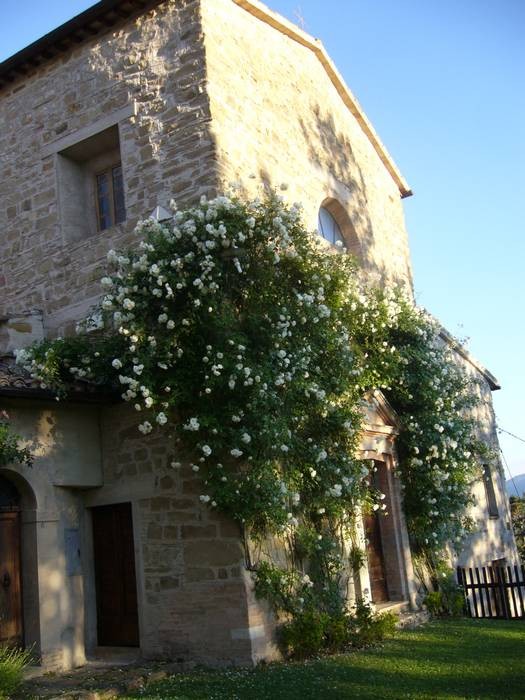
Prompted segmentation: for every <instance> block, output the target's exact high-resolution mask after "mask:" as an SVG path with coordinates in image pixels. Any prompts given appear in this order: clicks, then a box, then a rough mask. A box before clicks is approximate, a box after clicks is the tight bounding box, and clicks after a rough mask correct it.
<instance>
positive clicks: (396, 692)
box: [136, 620, 525, 700]
mask: <svg viewBox="0 0 525 700" xmlns="http://www.w3.org/2000/svg"><path fill="white" fill-rule="evenodd" d="M136 697H141V698H148V699H149V700H160V699H162V700H197V699H199V700H226V699H227V700H281V699H284V700H325V698H326V699H327V700H343V699H344V700H350V699H353V698H370V700H372V699H373V700H390V699H392V700H394V699H395V700H399V699H400V698H418V699H419V698H426V699H432V700H445V699H446V700H452V699H454V700H456V699H458V698H469V699H472V700H473V699H475V698H484V699H485V698H494V699H496V698H497V699H498V700H512V699H514V698H516V699H517V698H520V699H521V700H523V699H524V698H525V622H523V621H499V620H498V621H496V620H494V621H493V620H480V621H477V620H454V621H446V622H432V623H431V624H429V625H427V626H425V627H423V628H419V629H417V630H411V631H402V632H397V633H396V635H395V637H394V638H393V639H392V640H391V641H389V642H387V643H385V644H384V646H382V647H380V648H375V649H372V650H365V651H358V652H355V653H352V654H346V655H341V656H335V657H331V658H325V659H321V660H315V661H310V662H304V663H287V664H274V665H270V666H267V667H259V668H257V669H255V670H226V671H220V672H219V671H205V670H202V671H196V672H194V673H191V674H187V675H180V676H174V677H172V678H171V679H169V680H167V681H164V682H162V683H159V684H157V685H155V686H151V687H149V688H148V689H147V690H146V691H145V692H142V693H140V694H139V695H137V696H136Z"/></svg>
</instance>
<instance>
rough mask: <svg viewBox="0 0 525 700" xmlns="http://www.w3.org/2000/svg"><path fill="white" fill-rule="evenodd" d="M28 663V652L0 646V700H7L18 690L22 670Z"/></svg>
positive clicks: (29, 654)
mask: <svg viewBox="0 0 525 700" xmlns="http://www.w3.org/2000/svg"><path fill="white" fill-rule="evenodd" d="M30 662H31V652H30V651H25V650H22V649H16V648H10V647H7V646H0V700H4V698H8V697H9V696H10V695H12V694H13V693H14V692H15V691H16V690H17V689H18V687H19V686H20V685H21V683H22V675H23V671H24V668H25V667H26V666H28V665H29V664H30Z"/></svg>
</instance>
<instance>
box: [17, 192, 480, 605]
mask: <svg viewBox="0 0 525 700" xmlns="http://www.w3.org/2000/svg"><path fill="white" fill-rule="evenodd" d="M136 234H137V240H140V243H139V244H138V245H137V246H136V248H134V249H133V250H130V251H128V252H126V253H122V254H119V253H115V252H114V251H110V254H109V256H108V260H109V272H108V276H106V277H104V278H103V280H102V284H103V287H104V289H105V296H104V298H103V300H102V302H101V307H100V311H101V313H102V315H103V317H104V320H105V330H104V331H102V332H100V333H96V334H92V333H87V332H86V333H82V332H80V333H79V334H78V335H77V336H76V337H75V338H66V339H60V340H57V341H46V342H44V343H41V344H39V345H36V346H34V347H33V348H32V349H31V350H30V351H29V352H25V353H20V355H19V361H20V362H21V363H22V364H23V365H25V366H26V367H27V368H28V369H29V370H30V372H31V373H32V374H33V375H34V376H35V377H38V378H39V379H40V380H41V381H42V382H43V383H44V384H45V385H47V386H50V387H53V388H54V389H55V390H56V391H57V392H59V393H61V394H67V391H68V388H69V387H71V385H72V383H73V382H78V381H79V380H81V381H89V382H96V383H99V384H102V385H104V386H106V387H112V388H114V389H118V391H119V392H120V393H121V394H122V398H123V399H124V400H125V401H128V402H130V404H131V405H132V406H134V407H135V409H136V410H137V415H138V416H139V417H140V419H141V423H140V426H139V430H141V432H142V433H144V434H147V433H149V432H150V431H151V430H153V429H156V430H159V429H162V428H163V426H167V427H168V428H169V429H170V434H172V433H174V434H175V437H174V439H175V441H176V448H177V451H178V453H179V454H183V455H184V456H185V458H187V459H188V460H189V461H190V462H191V463H192V466H193V469H194V470H195V472H199V473H200V474H201V475H202V478H203V489H202V495H201V497H200V498H201V501H202V502H203V503H207V504H208V505H209V506H210V507H212V508H219V509H221V510H222V511H224V512H226V513H227V514H228V515H230V516H231V517H233V518H235V519H236V520H237V521H238V522H240V523H241V524H242V525H244V526H245V527H247V528H248V529H249V532H250V534H251V536H252V537H257V536H260V537H262V536H265V535H267V534H269V533H277V534H279V535H281V536H283V537H285V538H287V541H288V542H289V543H290V547H291V549H292V550H294V553H293V556H292V561H293V562H294V566H293V567H292V568H294V567H295V570H296V571H300V570H301V568H303V569H304V568H305V567H309V571H310V574H311V579H312V582H313V585H312V588H313V589H314V590H319V591H320V590H326V587H327V586H328V588H330V585H328V584H327V581H328V582H329V583H330V582H334V581H335V582H337V581H339V580H340V578H341V571H342V567H343V565H344V562H343V556H342V552H343V548H342V546H341V539H342V538H341V533H342V531H343V530H344V528H345V527H350V526H351V523H352V521H353V517H354V516H355V509H356V507H357V506H362V505H363V504H366V506H367V507H369V508H372V507H373V508H376V509H378V508H379V509H380V508H381V507H382V501H381V494H379V493H377V492H376V491H375V490H374V489H373V488H372V487H371V486H370V485H369V482H370V474H369V472H370V463H369V462H365V461H363V460H362V459H359V458H358V446H359V442H360V431H361V428H362V408H363V407H362V401H363V397H364V395H365V394H366V392H368V391H370V390H375V389H380V390H382V391H383V393H384V394H385V395H386V397H387V398H388V400H389V401H390V402H391V403H392V405H393V406H394V408H395V409H396V411H397V412H398V414H399V417H400V429H401V433H400V435H399V438H398V450H399V455H400V458H401V462H400V466H399V475H400V477H401V480H402V484H403V488H404V501H405V511H406V516H407V519H408V525H409V532H410V534H411V536H412V538H413V542H414V544H415V545H416V547H419V548H427V549H430V550H438V549H440V548H441V547H442V546H443V545H444V544H445V543H446V542H448V541H450V540H455V539H456V538H461V536H462V534H463V532H464V526H465V508H466V506H467V505H468V503H469V498H470V496H469V493H470V488H469V484H470V482H471V480H472V479H473V478H474V477H475V475H476V470H477V460H476V454H477V451H478V449H479V444H478V443H477V441H476V439H475V425H474V424H473V422H472V421H471V420H470V419H469V410H470V408H471V407H472V406H473V405H474V402H475V392H474V388H473V386H472V385H471V384H470V383H469V381H468V379H467V378H466V377H465V375H464V374H463V372H462V371H461V369H460V367H459V366H458V365H457V364H455V361H454V357H453V354H452V352H451V350H450V348H449V347H448V345H446V344H445V343H444V342H443V341H442V340H441V339H440V337H439V327H438V326H437V324H435V322H433V321H432V319H430V318H429V317H428V316H427V315H426V314H425V313H424V312H423V311H421V310H419V309H417V308H416V307H415V306H414V305H413V303H412V301H411V300H410V299H409V298H408V297H407V296H405V295H404V293H403V292H402V291H401V290H400V289H397V288H394V287H393V288H381V289H377V288H370V289H367V288H364V287H362V286H361V285H360V284H359V282H358V278H357V275H356V266H355V262H354V260H353V259H352V258H351V256H349V255H347V254H344V253H342V252H341V251H337V250H335V249H332V248H328V247H327V246H326V245H325V244H324V243H323V242H322V241H321V240H320V239H319V237H317V236H315V235H312V234H311V233H309V232H308V231H306V230H305V228H304V226H303V224H302V222H301V209H300V207H299V206H298V205H294V206H287V205H286V204H285V203H284V202H283V201H282V199H281V198H279V197H278V196H276V195H275V194H271V195H269V196H267V197H266V198H265V199H263V200H256V201H251V202H244V201H241V200H240V199H237V198H227V197H218V198H217V199H215V200H212V201H206V200H204V199H203V200H201V202H200V204H199V205H198V206H195V207H193V208H191V209H188V210H185V211H179V212H176V213H175V215H174V217H173V220H172V221H170V222H167V223H162V224H161V223H158V222H156V221H153V220H147V221H143V222H140V223H139V224H138V226H137V230H136ZM172 466H174V468H177V466H178V463H177V462H174V463H173V465H172ZM288 584H290V581H288ZM288 584H287V585H288ZM290 585H291V584H290ZM309 588H310V587H309ZM309 597H311V596H310V594H309V595H308V596H307V598H309Z"/></svg>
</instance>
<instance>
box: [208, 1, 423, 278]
mask: <svg viewBox="0 0 525 700" xmlns="http://www.w3.org/2000/svg"><path fill="white" fill-rule="evenodd" d="M244 4H246V5H250V4H251V3H240V2H239V3H237V2H232V1H231V0H203V2H202V12H203V29H204V33H205V48H206V59H207V70H208V93H209V98H210V109H211V116H212V129H213V134H214V137H215V139H216V142H217V151H218V153H217V156H218V160H219V164H220V177H221V183H222V184H223V186H228V185H229V184H230V183H236V182H240V183H241V184H242V189H244V190H245V191H246V192H248V193H249V194H250V195H254V194H259V193H260V187H261V183H265V184H268V185H271V186H273V187H276V188H279V186H280V185H281V184H282V183H285V184H286V185H287V187H288V189H287V191H286V192H285V193H284V195H285V196H286V198H289V199H290V201H292V202H293V201H298V202H301V203H302V204H303V205H304V207H305V212H304V213H305V222H306V224H307V225H308V226H309V228H311V229H312V230H313V229H315V228H316V227H317V214H318V210H319V206H320V205H321V204H322V203H323V202H324V201H325V200H326V199H335V200H337V201H339V202H340V204H341V205H342V206H343V208H344V209H345V210H346V213H347V215H348V216H349V219H350V223H351V225H352V227H353V228H354V231H355V235H356V237H357V240H358V246H357V248H358V250H357V252H358V254H359V257H360V259H361V262H362V264H363V266H364V268H365V270H366V273H367V274H368V279H369V280H370V277H371V276H372V279H374V278H375V279H377V278H380V279H390V280H392V279H394V280H399V281H402V282H405V283H406V284H408V285H409V286H410V284H411V267H410V255H409V249H408V240H407V234H406V230H405V225H404V218H403V210H402V204H401V201H400V190H399V187H398V185H397V184H396V183H395V182H394V180H393V178H392V176H391V174H390V173H389V172H388V171H387V169H386V167H385V165H384V163H383V162H381V160H380V157H379V155H378V153H377V152H376V150H375V149H374V147H373V146H372V144H371V142H370V140H369V138H368V137H367V135H366V134H365V133H364V131H363V128H362V127H361V125H360V124H359V123H358V121H357V119H356V117H355V116H354V115H353V114H352V113H351V112H350V109H349V108H348V106H347V105H346V104H345V103H344V102H343V100H342V98H341V96H340V94H339V93H338V92H337V90H336V87H335V86H334V84H333V83H332V81H331V79H330V77H329V75H328V73H327V71H326V69H325V67H323V65H322V64H321V62H320V60H319V58H318V57H317V56H316V55H315V53H314V52H313V51H312V50H311V49H310V48H309V47H308V46H305V45H303V44H301V43H299V41H296V40H294V39H293V38H291V37H290V36H288V35H287V34H285V33H283V32H282V31H280V30H279V29H277V28H276V22H275V21H273V22H272V21H268V22H266V21H264V20H263V19H261V18H260V17H258V16H255V14H252V13H251V12H249V11H247V10H246V9H244V7H242V6H241V5H244ZM265 11H266V10H265ZM262 14H264V13H263V12H259V15H260V16H261V15H262ZM270 14H271V15H273V13H271V12H270ZM273 17H274V18H275V17H276V16H275V15H273ZM279 19H281V18H279ZM283 21H284V22H285V20H283ZM297 31H298V32H300V30H297ZM250 176H253V179H251V178H250ZM352 248H354V246H353V245H352Z"/></svg>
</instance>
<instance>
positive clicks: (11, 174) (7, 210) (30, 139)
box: [0, 0, 215, 335]
mask: <svg viewBox="0 0 525 700" xmlns="http://www.w3.org/2000/svg"><path fill="white" fill-rule="evenodd" d="M202 39H203V37H202V29H201V20H200V3H199V2H198V0H167V1H166V2H163V3H161V4H160V5H158V6H157V8H156V9H154V10H151V11H149V12H146V13H144V14H142V15H141V16H139V17H137V18H136V19H135V20H128V21H126V22H125V23H123V24H122V25H120V26H119V25H117V26H116V27H115V28H114V29H113V31H110V32H108V33H107V34H104V35H101V36H100V37H96V38H94V39H92V40H90V41H89V40H88V41H85V42H84V43H82V44H80V45H79V46H78V47H77V48H75V49H73V50H71V51H70V52H69V53H66V54H63V55H62V56H59V57H57V58H55V59H52V60H49V61H47V62H46V63H45V64H43V66H42V67H40V68H38V69H35V72H34V73H31V74H28V75H27V77H26V78H20V79H18V80H17V81H16V82H15V83H13V84H12V85H11V86H10V87H7V88H4V89H3V90H2V91H1V92H0V154H1V164H2V179H1V182H0V232H1V233H0V240H1V246H0V318H2V317H6V318H12V317H16V316H19V315H21V314H23V313H25V312H26V311H27V310H29V309H39V310H41V311H42V312H43V314H44V326H45V328H46V330H47V333H48V334H50V335H55V334H57V333H62V332H64V331H66V332H68V331H72V330H73V329H74V325H75V321H76V320H78V319H79V318H82V317H83V316H84V315H85V314H86V312H87V311H88V310H89V308H90V307H91V306H92V305H93V303H94V302H95V301H96V300H97V299H98V297H99V294H100V288H99V279H100V276H101V266H102V265H103V263H104V260H105V256H106V253H107V251H108V250H109V249H110V248H125V247H127V246H129V245H131V244H132V242H133V233H132V231H133V227H134V225H135V223H136V222H137V220H138V219H139V218H141V217H143V216H144V215H147V214H148V213H149V212H151V211H152V210H153V209H154V208H155V207H156V206H157V205H158V204H160V205H163V206H168V203H169V200H170V198H171V197H175V198H176V199H177V200H179V201H180V202H188V201H193V200H194V199H195V198H197V197H199V196H200V195H201V194H203V193H210V192H212V191H213V190H214V184H215V180H214V172H215V146H214V142H213V139H212V136H211V133H210V126H209V124H210V110H209V104H208V96H207V94H206V89H205V86H206V69H205V60H204V47H203V41H202ZM125 110H131V111H130V113H129V114H128V115H127V116H125V117H122V114H123V111H124V112H125ZM119 117H120V118H119ZM112 119H113V120H114V119H118V122H117V123H118V128H119V132H120V150H121V156H122V166H123V173H124V189H125V200H126V215H127V216H126V222H125V223H124V224H120V225H117V226H113V227H112V228H110V229H107V230H105V231H101V232H98V233H96V234H94V235H92V236H89V237H87V238H86V239H85V240H81V241H78V242H71V241H70V240H67V239H66V237H65V235H64V228H65V227H64V221H63V216H65V215H66V213H67V207H64V206H63V204H64V202H62V203H61V201H60V198H61V192H60V187H59V185H60V183H59V182H58V179H57V177H58V175H57V170H58V169H57V157H58V156H57V152H60V150H61V148H62V147H63V145H64V144H65V143H74V142H75V141H82V140H83V139H84V138H85V137H86V135H90V134H89V130H90V129H92V128H93V126H94V125H95V127H96V125H97V124H100V126H101V128H102V127H103V126H104V125H105V126H106V127H107V126H109V125H111V124H110V123H111V122H112ZM113 123H115V122H113ZM62 194H63V195H65V194H66V193H64V192H63V193H62ZM93 206H95V203H94V202H93ZM64 212H66V213H64Z"/></svg>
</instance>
